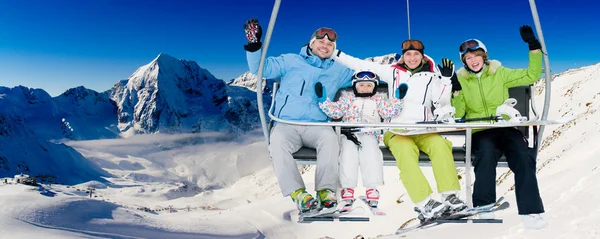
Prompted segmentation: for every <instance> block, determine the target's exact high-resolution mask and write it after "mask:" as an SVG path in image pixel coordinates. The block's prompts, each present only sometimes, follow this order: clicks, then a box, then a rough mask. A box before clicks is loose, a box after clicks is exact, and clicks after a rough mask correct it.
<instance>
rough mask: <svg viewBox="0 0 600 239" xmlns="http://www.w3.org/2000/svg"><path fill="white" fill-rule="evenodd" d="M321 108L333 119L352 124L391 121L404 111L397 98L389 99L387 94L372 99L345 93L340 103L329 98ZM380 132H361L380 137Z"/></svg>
mask: <svg viewBox="0 0 600 239" xmlns="http://www.w3.org/2000/svg"><path fill="white" fill-rule="evenodd" d="M319 108H321V110H323V112H324V113H325V114H326V115H327V116H329V117H330V118H333V119H340V118H342V121H344V122H350V123H380V122H381V118H383V119H391V118H392V117H394V116H396V115H398V114H399V113H400V112H401V111H402V102H401V101H400V100H398V99H396V98H393V99H391V100H389V99H388V96H387V95H386V94H382V93H377V94H375V95H373V96H371V97H357V96H355V95H354V93H351V92H343V93H342V95H341V96H340V98H339V99H338V101H336V102H333V101H331V100H329V98H327V100H326V101H324V102H322V103H319ZM379 133H380V131H372V132H361V133H357V134H369V135H375V136H378V134H379Z"/></svg>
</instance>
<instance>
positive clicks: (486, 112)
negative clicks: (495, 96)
mask: <svg viewBox="0 0 600 239" xmlns="http://www.w3.org/2000/svg"><path fill="white" fill-rule="evenodd" d="M477 83H478V85H479V94H480V95H481V101H482V102H483V108H484V109H485V114H486V116H491V115H490V112H489V111H488V107H487V102H485V96H484V95H483V86H481V76H477Z"/></svg>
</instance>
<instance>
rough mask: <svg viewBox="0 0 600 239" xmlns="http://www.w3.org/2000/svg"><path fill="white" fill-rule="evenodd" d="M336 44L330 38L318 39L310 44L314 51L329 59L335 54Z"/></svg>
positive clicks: (315, 53)
mask: <svg viewBox="0 0 600 239" xmlns="http://www.w3.org/2000/svg"><path fill="white" fill-rule="evenodd" d="M333 48H334V44H333V42H332V41H330V40H329V38H327V37H324V38H321V39H316V40H314V41H313V42H312V44H311V45H310V49H311V51H312V53H313V54H314V55H316V56H318V57H320V58H322V59H327V58H329V57H331V55H332V54H333Z"/></svg>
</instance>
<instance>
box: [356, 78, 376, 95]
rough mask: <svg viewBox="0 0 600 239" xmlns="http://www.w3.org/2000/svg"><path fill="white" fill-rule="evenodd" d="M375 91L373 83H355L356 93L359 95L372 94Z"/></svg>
mask: <svg viewBox="0 0 600 239" xmlns="http://www.w3.org/2000/svg"><path fill="white" fill-rule="evenodd" d="M373 89H375V83H373V82H369V81H361V82H357V83H356V92H358V93H361V94H368V93H372V92H373Z"/></svg>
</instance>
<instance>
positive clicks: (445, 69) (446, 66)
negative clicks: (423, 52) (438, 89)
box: [437, 58, 454, 77]
mask: <svg viewBox="0 0 600 239" xmlns="http://www.w3.org/2000/svg"><path fill="white" fill-rule="evenodd" d="M437 67H438V70H439V71H440V73H441V74H442V76H443V77H451V76H452V75H453V74H454V63H452V61H451V60H450V59H448V58H443V59H442V66H440V65H437Z"/></svg>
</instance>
